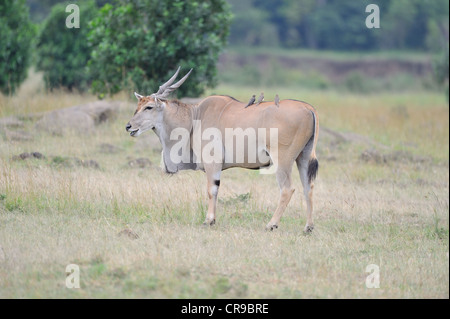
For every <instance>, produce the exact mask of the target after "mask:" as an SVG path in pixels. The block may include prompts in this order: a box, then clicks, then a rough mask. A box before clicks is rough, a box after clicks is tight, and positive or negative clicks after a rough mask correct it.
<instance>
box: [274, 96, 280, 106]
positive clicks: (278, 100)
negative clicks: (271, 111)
mask: <svg viewBox="0 0 450 319" xmlns="http://www.w3.org/2000/svg"><path fill="white" fill-rule="evenodd" d="M275 105H276V106H277V107H280V97H279V96H278V94H277V95H275Z"/></svg>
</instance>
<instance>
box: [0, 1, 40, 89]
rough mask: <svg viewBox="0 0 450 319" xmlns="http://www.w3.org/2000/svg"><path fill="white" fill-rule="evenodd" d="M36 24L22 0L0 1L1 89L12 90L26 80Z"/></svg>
mask: <svg viewBox="0 0 450 319" xmlns="http://www.w3.org/2000/svg"><path fill="white" fill-rule="evenodd" d="M34 34H35V27H34V25H33V24H32V23H31V22H30V21H29V14H28V7H27V6H26V5H25V0H2V1H0V90H1V91H2V92H3V93H5V94H13V93H14V91H15V89H16V88H17V87H18V86H19V85H20V83H22V81H23V80H25V78H26V76H27V69H28V66H29V62H30V55H31V52H32V39H33V36H34Z"/></svg>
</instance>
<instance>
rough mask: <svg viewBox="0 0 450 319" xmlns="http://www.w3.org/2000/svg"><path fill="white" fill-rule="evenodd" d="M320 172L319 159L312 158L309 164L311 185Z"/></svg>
mask: <svg viewBox="0 0 450 319" xmlns="http://www.w3.org/2000/svg"><path fill="white" fill-rule="evenodd" d="M318 171H319V161H318V160H317V158H311V159H310V160H309V163H308V182H309V183H310V184H311V182H312V181H314V180H315V179H316V176H317V172H318Z"/></svg>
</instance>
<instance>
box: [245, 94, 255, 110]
mask: <svg viewBox="0 0 450 319" xmlns="http://www.w3.org/2000/svg"><path fill="white" fill-rule="evenodd" d="M253 103H255V94H253V95H252V98H251V99H250V101H248V104H247V105H246V106H245V107H249V106H250V105H252V104H253Z"/></svg>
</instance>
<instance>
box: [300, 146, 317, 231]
mask: <svg viewBox="0 0 450 319" xmlns="http://www.w3.org/2000/svg"><path fill="white" fill-rule="evenodd" d="M307 155H308V156H304V155H303V154H301V155H300V156H299V157H298V158H297V160H296V162H297V167H298V171H299V173H300V180H301V181H302V185H303V194H304V195H305V200H306V225H305V228H304V229H303V232H305V233H311V232H312V231H313V229H314V222H313V208H314V206H313V189H314V179H313V178H310V177H309V176H308V169H309V166H310V165H311V162H310V158H309V154H307ZM316 161H317V160H316Z"/></svg>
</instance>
